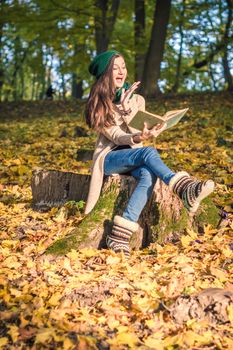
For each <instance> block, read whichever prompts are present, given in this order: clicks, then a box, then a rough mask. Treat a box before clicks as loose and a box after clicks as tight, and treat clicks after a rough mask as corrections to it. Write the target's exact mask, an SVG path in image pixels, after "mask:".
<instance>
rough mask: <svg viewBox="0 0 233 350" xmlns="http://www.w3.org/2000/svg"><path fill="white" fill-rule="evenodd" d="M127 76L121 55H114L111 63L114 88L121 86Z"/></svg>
mask: <svg viewBox="0 0 233 350" xmlns="http://www.w3.org/2000/svg"><path fill="white" fill-rule="evenodd" d="M126 76H127V69H126V66H125V61H124V59H123V58H122V57H116V58H115V59H114V63H113V83H114V85H115V87H116V89H119V88H121V87H122V86H123V84H124V82H125V79H126Z"/></svg>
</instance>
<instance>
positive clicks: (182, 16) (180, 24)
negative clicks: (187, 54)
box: [172, 0, 186, 92]
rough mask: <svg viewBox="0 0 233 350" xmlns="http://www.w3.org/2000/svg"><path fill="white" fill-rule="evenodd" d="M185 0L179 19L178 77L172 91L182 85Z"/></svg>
mask: <svg viewBox="0 0 233 350" xmlns="http://www.w3.org/2000/svg"><path fill="white" fill-rule="evenodd" d="M185 1H186V0H183V2H182V11H181V17H180V21H179V33H180V49H179V56H178V61H177V66H176V77H175V84H174V85H173V87H172V92H177V91H178V89H179V85H180V70H181V61H182V53H183V42H184V32H183V24H184V14H185V5H186V4H185Z"/></svg>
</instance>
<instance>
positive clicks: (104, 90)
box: [85, 54, 120, 130]
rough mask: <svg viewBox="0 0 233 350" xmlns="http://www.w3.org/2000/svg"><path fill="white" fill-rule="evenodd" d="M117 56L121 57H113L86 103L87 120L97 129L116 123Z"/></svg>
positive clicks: (93, 86)
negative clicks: (115, 76)
mask: <svg viewBox="0 0 233 350" xmlns="http://www.w3.org/2000/svg"><path fill="white" fill-rule="evenodd" d="M116 57H120V55H118V54H117V55H114V56H113V57H112V58H111V61H110V63H109V66H108V68H107V70H106V71H105V72H104V73H103V74H102V75H101V76H100V77H99V78H98V79H97V80H96V82H95V83H94V84H93V85H92V87H91V91H90V94H89V97H88V100H87V103H86V108H85V118H86V122H87V125H88V126H89V127H90V128H93V129H95V130H100V129H101V128H103V127H108V126H111V125H115V121H114V105H113V102H112V100H113V99H114V96H115V88H114V84H113V64H114V59H115V58H116Z"/></svg>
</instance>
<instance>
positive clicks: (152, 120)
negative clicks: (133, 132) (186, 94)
mask: <svg viewBox="0 0 233 350" xmlns="http://www.w3.org/2000/svg"><path fill="white" fill-rule="evenodd" d="M187 111H188V108H185V109H177V110H173V111H168V112H167V113H165V114H164V116H160V115H157V114H153V113H150V112H148V111H138V112H137V113H136V114H135V116H134V117H133V118H132V120H131V121H130V122H129V126H130V127H132V128H134V129H138V130H142V129H143V126H144V122H147V125H148V129H151V128H153V126H155V125H156V124H161V123H165V122H166V123H167V127H166V129H165V130H167V129H169V128H171V127H172V126H174V125H176V124H177V123H178V122H179V121H180V119H181V118H183V116H184V115H185V113H186V112H187Z"/></svg>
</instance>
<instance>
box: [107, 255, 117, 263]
mask: <svg viewBox="0 0 233 350" xmlns="http://www.w3.org/2000/svg"><path fill="white" fill-rule="evenodd" d="M120 261H121V258H120V257H119V256H113V255H109V256H108V257H107V259H106V264H107V265H115V264H119V262H120Z"/></svg>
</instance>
